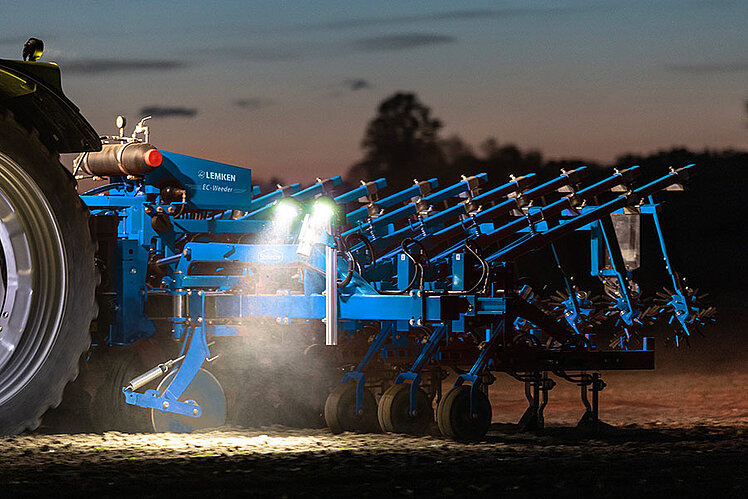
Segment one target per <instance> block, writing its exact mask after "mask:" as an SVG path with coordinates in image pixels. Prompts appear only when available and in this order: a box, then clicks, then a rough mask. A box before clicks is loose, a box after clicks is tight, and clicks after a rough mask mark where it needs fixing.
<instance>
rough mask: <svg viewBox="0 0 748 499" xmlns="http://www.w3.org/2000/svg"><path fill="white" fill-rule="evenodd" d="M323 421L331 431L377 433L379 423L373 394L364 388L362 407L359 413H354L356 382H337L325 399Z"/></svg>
mask: <svg viewBox="0 0 748 499" xmlns="http://www.w3.org/2000/svg"><path fill="white" fill-rule="evenodd" d="M325 421H326V422H327V427H328V428H330V431H331V432H333V433H343V432H344V431H353V432H357V433H377V432H378V431H379V424H378V423H377V402H376V400H375V399H374V395H372V393H371V391H370V390H368V389H366V388H364V408H363V411H362V413H361V414H356V382H355V381H351V382H349V383H341V384H339V385H338V386H336V387H335V388H334V389H333V391H332V392H331V393H330V395H329V396H328V397H327V400H326V401H325Z"/></svg>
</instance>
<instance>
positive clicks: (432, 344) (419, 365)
mask: <svg viewBox="0 0 748 499" xmlns="http://www.w3.org/2000/svg"><path fill="white" fill-rule="evenodd" d="M446 333H447V327H446V326H437V327H436V328H434V331H433V332H432V333H431V336H429V339H428V340H427V341H426V344H424V346H423V348H422V349H421V353H420V354H419V355H418V357H417V358H416V360H415V362H413V365H412V366H411V368H410V370H409V371H406V372H403V373H400V374H398V375H397V378H395V384H396V385H399V384H400V383H403V382H404V381H405V380H410V410H409V412H410V415H411V416H413V415H414V414H415V411H416V407H417V406H416V402H417V396H418V386H419V385H420V384H421V375H420V374H419V373H420V372H421V369H423V366H424V365H426V363H427V362H428V361H429V359H430V358H431V356H432V355H433V354H434V352H435V351H436V349H437V347H438V345H439V342H440V341H441V339H442V338H443V337H444V335H445V334H446Z"/></svg>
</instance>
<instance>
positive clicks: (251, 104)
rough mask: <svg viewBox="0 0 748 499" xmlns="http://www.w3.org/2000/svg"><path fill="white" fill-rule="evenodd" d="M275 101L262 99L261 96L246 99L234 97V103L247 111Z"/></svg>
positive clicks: (266, 105) (255, 109)
mask: <svg viewBox="0 0 748 499" xmlns="http://www.w3.org/2000/svg"><path fill="white" fill-rule="evenodd" d="M273 104H275V101H274V100H272V99H263V98H261V97H250V98H248V99H236V100H235V101H234V105H235V106H236V107H240V108H242V109H246V110H248V111H257V110H258V109H262V108H264V107H268V106H272V105H273Z"/></svg>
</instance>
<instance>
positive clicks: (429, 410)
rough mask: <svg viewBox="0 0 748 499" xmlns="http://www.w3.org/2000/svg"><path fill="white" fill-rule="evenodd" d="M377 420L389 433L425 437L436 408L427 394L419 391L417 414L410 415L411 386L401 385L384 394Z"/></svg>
mask: <svg viewBox="0 0 748 499" xmlns="http://www.w3.org/2000/svg"><path fill="white" fill-rule="evenodd" d="M377 418H378V419H379V425H380V426H381V427H382V430H384V431H386V432H389V433H405V434H408V435H423V434H424V433H426V432H427V431H428V429H429V426H431V423H432V421H434V408H433V407H432V405H431V400H430V399H429V397H428V395H426V392H424V391H423V390H422V389H421V388H418V389H417V395H416V413H415V415H413V416H411V415H410V385H409V384H408V383H400V384H399V385H393V386H391V387H389V388H388V389H387V390H385V392H384V393H383V394H382V398H381V399H380V400H379V406H378V408H377Z"/></svg>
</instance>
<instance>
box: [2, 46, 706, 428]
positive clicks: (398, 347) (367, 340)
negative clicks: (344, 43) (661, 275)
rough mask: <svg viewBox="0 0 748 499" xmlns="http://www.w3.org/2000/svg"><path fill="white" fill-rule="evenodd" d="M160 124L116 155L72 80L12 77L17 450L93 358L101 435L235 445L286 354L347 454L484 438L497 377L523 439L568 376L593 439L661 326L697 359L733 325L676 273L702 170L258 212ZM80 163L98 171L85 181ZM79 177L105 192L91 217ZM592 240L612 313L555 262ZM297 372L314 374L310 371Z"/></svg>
mask: <svg viewBox="0 0 748 499" xmlns="http://www.w3.org/2000/svg"><path fill="white" fill-rule="evenodd" d="M146 119H147V118H144V119H143V120H141V121H140V122H139V123H138V124H137V126H136V127H135V130H134V131H133V133H132V134H131V135H126V134H125V126H126V123H125V120H124V118H122V117H119V118H118V120H117V127H118V128H119V130H120V131H119V134H118V135H114V136H104V137H99V135H98V134H97V133H95V132H94V130H93V129H92V128H91V126H90V125H89V124H88V123H87V122H86V120H85V119H84V118H83V117H82V116H81V115H80V114H79V113H78V110H77V108H76V107H75V106H74V105H73V104H72V103H71V102H70V101H69V100H68V99H67V98H65V96H64V95H63V93H62V89H61V86H60V73H59V69H58V68H57V66H56V65H54V64H47V63H39V62H19V61H7V60H0V245H1V246H2V252H0V253H1V255H2V279H1V280H0V295H1V296H2V300H3V301H2V311H1V312H0V433H2V434H11V433H16V432H19V431H22V430H24V429H29V428H35V427H36V426H38V425H39V422H40V417H41V415H42V414H43V413H44V411H46V409H47V408H48V407H54V406H56V405H58V404H59V403H60V400H61V396H62V392H63V388H64V387H65V385H66V384H67V383H68V382H70V381H71V380H73V379H74V378H75V377H76V376H77V374H78V366H79V358H80V357H81V355H83V357H84V358H83V360H82V361H81V362H82V365H83V366H84V367H83V369H84V370H85V371H86V379H88V380H89V381H87V383H88V385H95V386H93V388H92V392H93V396H92V398H91V400H90V405H91V408H92V410H97V411H98V412H99V413H102V412H103V413H104V421H105V422H104V425H105V426H106V425H107V422H106V421H109V422H110V423H111V424H112V425H113V426H116V424H119V423H117V422H116V421H115V420H116V418H117V417H118V416H117V414H120V415H121V414H124V416H122V417H124V418H125V419H128V418H129V419H132V418H137V416H133V414H135V413H138V414H148V413H150V418H151V425H152V427H153V429H154V430H157V431H183V432H184V431H191V430H194V429H196V428H205V427H215V426H220V425H222V424H224V422H225V421H226V418H227V414H230V413H231V411H232V410H233V409H232V407H231V404H229V403H227V398H228V399H229V400H230V401H232V402H235V401H234V399H235V398H237V399H238V398H242V395H243V396H244V398H245V404H249V405H251V404H253V403H255V404H266V403H269V402H267V401H266V400H264V399H263V401H260V398H259V396H258V397H255V398H254V399H253V398H252V396H250V395H248V393H249V391H250V390H249V389H248V388H247V386H248V385H247V383H251V376H252V372H253V365H252V363H259V364H263V363H265V364H267V362H271V363H272V362H273V359H278V358H282V357H283V356H285V357H286V358H288V359H292V360H291V361H290V362H289V363H286V364H281V367H280V368H279V369H278V370H277V371H275V372H274V374H273V379H274V380H280V379H284V378H285V379H286V380H289V379H290V380H291V382H292V384H296V385H297V386H299V387H300V390H297V391H296V392H297V393H298V392H299V391H308V392H312V391H315V392H318V393H320V394H321V397H320V398H319V403H318V404H317V405H316V406H314V404H312V406H313V407H312V412H314V411H316V412H317V413H318V414H320V415H323V417H324V421H325V422H326V424H327V425H328V426H329V428H330V429H331V430H332V431H333V432H342V431H363V432H374V431H380V430H382V431H386V432H398V433H409V434H422V433H425V432H427V431H429V429H430V428H431V427H433V426H434V423H435V424H436V426H438V428H439V430H440V431H441V433H442V434H444V435H445V436H448V437H452V438H456V439H459V440H477V439H480V438H482V437H483V436H484V434H485V433H486V431H487V430H488V428H489V425H490V423H491V420H492V409H491V404H490V402H489V398H488V390H489V386H490V385H491V383H492V382H493V381H494V380H495V378H494V376H493V374H492V373H494V372H504V373H508V374H509V375H511V376H512V377H514V378H516V379H517V380H519V381H520V382H522V383H524V387H525V393H526V396H527V399H528V402H529V404H528V409H527V411H526V412H525V414H524V416H523V417H522V420H521V424H522V426H523V427H525V428H538V427H542V425H543V409H544V407H545V405H546V403H547V401H548V392H549V391H550V390H551V389H552V388H553V386H554V385H555V382H554V381H553V380H552V378H551V377H550V375H551V374H553V375H555V376H556V377H557V378H559V379H562V380H567V381H570V382H572V383H575V384H577V385H579V386H580V387H581V393H582V401H583V403H584V407H585V412H584V415H583V417H582V421H581V423H584V424H589V425H596V424H597V423H598V395H599V392H600V391H601V390H602V389H603V388H604V387H605V383H604V382H603V381H602V378H601V374H600V373H601V372H602V371H606V370H629V369H652V368H653V367H654V352H653V338H652V337H651V336H650V335H649V333H647V332H646V331H647V328H648V327H649V326H650V325H651V323H652V322H653V321H657V320H664V322H667V323H669V324H670V325H671V326H672V328H671V330H672V336H671V339H672V340H673V342H674V343H676V344H679V343H681V342H682V341H684V340H687V339H688V337H689V336H690V335H691V334H692V333H693V331H694V328H696V327H697V326H698V325H699V324H704V323H706V322H710V321H712V320H713V319H714V314H715V311H714V309H713V308H710V307H703V306H701V305H700V304H699V302H698V299H697V298H698V296H697V293H695V292H694V291H692V290H691V289H690V288H689V287H687V286H686V285H685V284H684V281H683V280H682V279H681V278H680V277H679V276H678V275H677V274H676V273H675V271H674V269H673V268H672V266H671V263H670V258H669V254H668V251H667V248H666V245H665V241H664V239H663V228H662V223H661V220H660V211H661V208H662V205H661V203H660V201H659V199H658V197H659V196H660V193H661V192H662V191H669V190H682V188H683V187H682V186H683V184H684V183H685V181H686V180H688V178H689V177H690V176H691V174H692V172H693V170H694V169H695V167H694V165H682V166H679V167H677V168H671V170H670V172H669V173H666V174H662V175H652V174H651V173H649V172H642V171H640V170H641V169H640V168H638V167H636V166H632V167H631V168H628V169H626V170H622V171H612V172H607V173H605V172H600V171H594V172H592V171H589V169H587V168H579V169H576V170H573V171H562V172H560V174H558V175H551V176H549V175H547V174H544V175H540V174H538V175H534V174H527V175H524V176H521V177H512V178H510V179H507V180H508V181H506V182H503V179H490V180H489V178H488V175H486V174H485V173H478V174H473V175H472V176H466V177H463V178H462V180H460V181H459V182H457V183H454V184H452V185H447V186H440V185H439V183H438V181H437V179H426V180H422V181H415V182H414V183H413V185H412V186H410V187H408V188H406V189H402V190H400V191H397V192H391V193H386V191H385V189H386V179H375V180H371V181H362V182H361V184H360V185H357V186H350V185H345V184H344V183H343V182H342V179H341V178H340V177H333V178H329V179H318V180H317V182H316V183H314V184H312V185H309V186H301V185H299V184H291V185H283V186H281V185H279V186H278V187H277V189H274V190H271V191H270V192H260V189H259V188H257V187H256V186H253V184H252V172H251V171H250V170H249V169H247V168H243V167H239V166H233V165H228V164H223V163H218V162H214V161H209V160H205V159H199V158H195V157H190V156H185V155H182V154H178V153H174V152H169V151H165V150H161V149H158V148H156V147H155V146H154V145H152V144H151V143H150V140H149V133H150V131H149V127H148V125H147V123H146ZM61 152H78V153H80V155H79V156H78V157H77V158H76V160H75V161H74V171H73V172H72V173H71V172H69V171H68V170H66V169H65V168H63V167H62V166H61V165H60V164H59V161H58V159H57V158H58V153H61ZM466 173H467V172H466ZM82 178H91V179H93V180H97V181H99V184H100V185H97V186H95V187H93V188H91V189H90V190H88V191H87V192H84V193H82V194H81V195H80V196H78V195H77V194H76V190H75V187H76V180H80V179H82ZM496 180H499V182H495V181H496ZM492 182H493V183H492ZM646 217H650V218H651V219H652V220H653V221H654V223H653V224H649V223H648V224H647V225H653V227H654V232H655V236H656V238H657V239H658V241H659V244H660V248H659V251H660V254H661V256H662V257H663V259H664V262H665V267H666V268H665V271H666V273H667V275H668V276H669V280H670V282H669V283H668V284H669V286H670V288H671V289H668V290H667V291H665V292H661V293H659V294H658V297H657V299H656V301H654V302H652V301H646V300H644V299H642V297H641V292H640V289H639V286H638V285H637V283H636V282H635V281H634V272H635V271H637V269H638V267H639V263H640V248H639V245H640V232H641V229H642V224H641V220H642V219H643V218H646ZM573 234H576V236H573ZM580 234H581V235H583V236H585V237H586V238H587V239H588V240H589V243H586V244H588V248H585V252H587V251H589V255H590V258H589V270H590V276H587V278H586V279H587V281H590V282H593V283H596V284H594V285H595V286H596V287H597V288H598V293H599V296H597V297H596V296H593V295H592V290H591V289H590V290H588V289H583V287H582V286H581V285H580V284H579V283H581V282H582V281H583V279H582V277H584V276H574V275H572V274H571V273H569V272H568V271H567V270H566V266H565V265H564V262H563V261H562V260H563V258H562V255H563V252H561V251H559V250H558V249H559V245H560V244H563V243H565V242H568V239H569V238H570V237H571V238H572V239H573V240H574V241H578V240H579V235H580ZM528 256H532V257H534V258H538V257H541V258H548V259H549V260H550V261H551V263H552V266H553V268H555V269H557V275H556V276H554V279H555V280H558V281H559V282H560V283H561V285H562V288H561V289H562V290H561V291H557V292H555V293H552V294H548V293H546V292H544V291H543V289H539V288H538V286H535V287H533V285H532V284H531V283H532V282H533V279H535V281H536V282H537V281H538V279H544V276H542V275H541V276H539V277H538V276H532V277H533V279H527V278H524V276H522V275H521V274H520V270H519V269H520V268H521V266H522V261H523V259H524V258H527V257H528ZM549 280H550V278H549ZM541 282H542V281H541ZM590 287H592V284H590ZM89 324H92V326H91V327H89ZM603 337H606V338H607V339H609V340H610V343H609V344H607V343H606V345H605V346H604V347H603V346H601V345H600V344H599V343H600V342H599V341H598V338H603ZM123 352H124V354H123ZM258 352H262V353H258ZM268 352H273V354H272V355H271V354H270V353H268ZM266 354H267V355H266ZM232 357H233V359H234V362H235V364H236V363H237V362H238V368H237V369H233V370H230V371H229V374H226V373H225V372H224V373H223V374H221V373H220V371H221V367H220V365H221V363H222V361H223V360H224V358H232ZM266 357H267V358H266ZM267 359H270V361H268V360H267ZM294 359H304V360H303V362H307V361H309V360H310V359H312V361H310V362H308V364H309V365H311V366H312V367H311V368H310V369H309V370H306V371H303V373H302V375H298V372H297V373H292V372H291V371H292V369H290V368H287V367H285V366H288V365H294V364H295V363H296V360H294ZM299 362H300V363H301V362H302V361H299ZM450 371H452V372H453V373H454V377H453V378H451V379H453V384H452V386H451V388H449V390H448V391H446V393H443V392H442V386H443V384H444V380H445V379H447V377H448V376H447V375H448V373H449V372H450ZM294 376H295V377H294ZM91 380H94V381H91ZM271 382H272V381H270V382H268V381H267V380H266V381H265V383H268V386H266V388H267V389H270V386H269V384H270V383H271ZM226 384H233V385H234V386H233V387H232V388H231V390H224V386H223V385H226ZM89 388H90V386H89ZM227 391H230V392H231V393H233V394H237V393H238V394H239V395H238V396H237V397H234V395H231V396H228V397H227V393H226V392H227ZM588 392H591V401H590V400H589V399H588ZM278 396H279V397H280V398H283V397H284V396H286V395H284V394H283V393H281V394H279V395H278ZM287 396H288V397H292V395H287ZM247 399H248V400H247ZM284 403H285V405H284ZM276 405H278V406H279V407H281V408H282V409H281V410H283V411H286V412H293V411H294V410H295V409H294V407H293V401H292V400H291V401H289V400H285V401H284V400H280V402H279V403H278V404H276ZM235 410H236V411H241V410H244V409H242V408H237V409H235ZM133 411H135V412H133Z"/></svg>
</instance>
